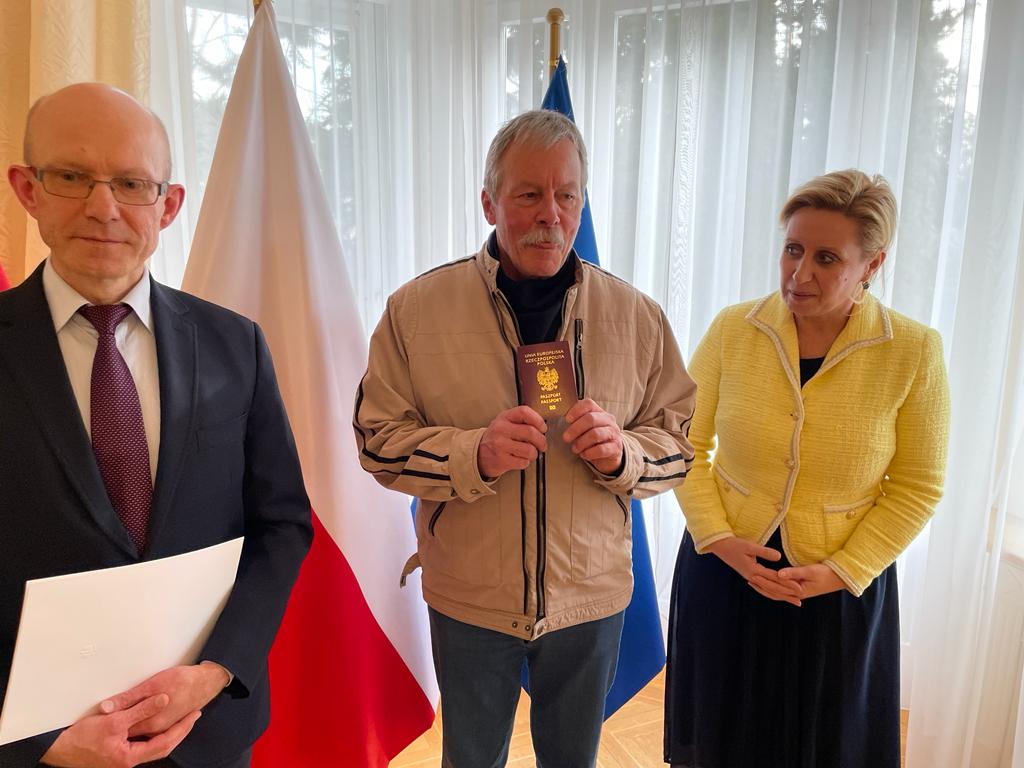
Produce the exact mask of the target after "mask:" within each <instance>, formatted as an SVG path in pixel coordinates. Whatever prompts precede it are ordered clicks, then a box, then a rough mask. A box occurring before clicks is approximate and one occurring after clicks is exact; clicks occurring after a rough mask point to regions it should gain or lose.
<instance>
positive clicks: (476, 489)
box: [470, 488, 480, 496]
mask: <svg viewBox="0 0 1024 768" xmlns="http://www.w3.org/2000/svg"><path fill="white" fill-rule="evenodd" d="M470 493H471V494H473V495H474V496H476V495H477V494H479V493H480V489H479V488H474V489H473V490H471V491H470Z"/></svg>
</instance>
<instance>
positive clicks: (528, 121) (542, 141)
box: [484, 109, 587, 200]
mask: <svg viewBox="0 0 1024 768" xmlns="http://www.w3.org/2000/svg"><path fill="white" fill-rule="evenodd" d="M563 139H568V140H569V141H571V142H572V143H573V145H574V146H575V147H576V151H577V152H578V153H579V156H580V169H581V177H580V191H581V192H582V190H583V189H586V187H587V148H586V146H584V144H583V136H582V135H581V134H580V131H579V128H577V127H576V124H575V123H573V121H572V120H570V119H569V118H568V117H566V116H565V115H563V114H562V113H561V112H555V111H553V110H550V109H532V110H530V111H529V112H523V114H521V115H516V116H515V117H513V118H512V119H511V120H509V121H508V122H507V123H505V124H504V125H503V126H501V128H500V129H499V131H498V133H497V135H495V137H494V140H493V141H492V142H491V148H490V149H489V150H487V164H486V166H485V167H484V191H485V192H486V193H487V195H488V196H489V197H490V198H491V199H492V200H495V199H496V198H497V195H498V189H499V188H500V187H501V158H502V157H503V156H504V154H505V152H507V151H508V148H509V147H511V146H512V145H513V144H534V145H536V146H539V147H543V148H544V149H548V148H550V147H553V146H554V145H555V144H557V143H558V142H560V141H562V140H563Z"/></svg>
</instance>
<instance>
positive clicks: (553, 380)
mask: <svg viewBox="0 0 1024 768" xmlns="http://www.w3.org/2000/svg"><path fill="white" fill-rule="evenodd" d="M537 383H538V384H540V388H541V389H543V390H544V391H545V392H554V391H555V390H556V389H558V371H556V370H555V369H554V368H541V369H540V370H539V371H537Z"/></svg>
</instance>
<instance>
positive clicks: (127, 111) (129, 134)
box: [23, 83, 171, 181]
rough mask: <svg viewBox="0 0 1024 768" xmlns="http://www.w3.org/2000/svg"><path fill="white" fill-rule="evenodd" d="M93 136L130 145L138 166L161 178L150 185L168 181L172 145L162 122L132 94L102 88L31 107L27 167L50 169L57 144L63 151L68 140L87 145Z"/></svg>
mask: <svg viewBox="0 0 1024 768" xmlns="http://www.w3.org/2000/svg"><path fill="white" fill-rule="evenodd" d="M97 133H102V134H103V135H104V137H105V138H107V139H109V138H110V137H112V136H118V137H124V138H125V139H126V140H128V141H130V144H131V145H132V146H133V148H135V149H136V150H137V151H138V152H139V153H140V154H142V155H144V156H145V157H140V158H139V161H140V163H142V162H145V163H146V164H148V165H150V166H151V167H152V168H154V169H155V170H156V172H157V173H156V175H157V176H159V178H154V179H153V180H154V181H167V180H168V179H169V178H170V176H171V145H170V141H169V140H168V137H167V129H166V128H165V127H164V124H163V122H162V121H161V120H160V118H159V117H157V116H156V113H154V112H153V111H152V110H151V109H149V108H148V107H146V106H144V105H142V104H140V103H139V102H138V101H136V100H135V98H134V97H132V96H131V95H130V94H128V93H125V92H124V91H122V90H120V89H119V88H114V87H112V86H109V85H105V84H103V83H75V84H74V85H69V86H66V87H64V88H61V89H60V90H58V91H54V92H53V93H51V94H49V95H48V96H43V97H41V98H40V99H38V100H37V101H36V103H35V104H33V105H32V107H31V109H29V111H28V117H27V118H26V120H25V142H24V148H23V151H24V156H25V162H26V163H27V164H29V165H34V166H43V167H52V166H53V165H54V163H53V162H52V161H51V159H50V158H49V157H47V155H48V154H49V153H50V152H51V151H52V150H53V149H54V145H55V144H56V145H57V146H58V147H60V148H61V150H62V151H63V145H64V144H65V143H66V140H67V139H69V138H70V139H72V141H78V142H79V143H89V138H90V136H91V135H95V134H97ZM68 134H76V135H73V136H69V135H68ZM57 165H60V163H59V161H58V163H57ZM62 167H63V166H62Z"/></svg>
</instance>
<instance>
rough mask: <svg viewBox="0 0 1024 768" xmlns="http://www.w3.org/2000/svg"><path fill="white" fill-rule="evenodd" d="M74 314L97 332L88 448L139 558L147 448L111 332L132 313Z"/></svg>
mask: <svg viewBox="0 0 1024 768" xmlns="http://www.w3.org/2000/svg"><path fill="white" fill-rule="evenodd" d="M78 311H79V313H81V315H82V316H83V317H84V318H85V319H86V320H88V321H89V322H90V323H92V325H93V327H94V328H95V329H96V331H97V333H99V339H97V343H96V356H95V357H94V358H93V361H92V388H91V393H90V409H91V414H92V415H91V417H90V422H91V430H92V449H93V452H94V453H95V454H96V463H97V464H98V465H99V468H100V475H101V476H102V477H103V484H104V485H105V486H106V487H107V495H108V496H110V503H111V504H113V506H114V511H116V512H117V514H118V517H120V518H121V522H122V523H124V527H125V528H126V529H127V531H128V535H129V536H130V537H131V540H132V542H133V543H134V544H135V549H136V550H137V551H138V553H139V554H140V555H141V554H142V553H143V552H144V551H145V549H146V530H147V528H148V527H149V510H150V506H151V505H152V503H153V482H152V477H151V475H150V471H149V445H148V443H147V442H146V428H145V426H144V424H143V422H142V406H141V404H140V403H139V392H138V390H137V389H136V388H135V380H134V379H132V374H131V371H129V370H128V365H127V364H126V363H125V361H124V358H123V357H121V353H120V351H118V349H117V345H116V344H115V343H114V329H116V328H117V326H118V323H120V322H121V321H122V320H124V319H125V318H126V317H128V315H129V314H131V311H132V309H131V307H129V306H128V305H127V304H103V305H98V306H86V307H82V308H81V309H79V310H78Z"/></svg>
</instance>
